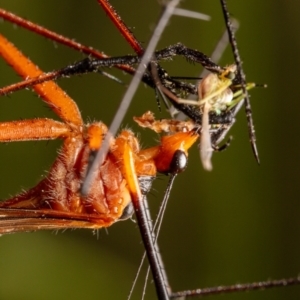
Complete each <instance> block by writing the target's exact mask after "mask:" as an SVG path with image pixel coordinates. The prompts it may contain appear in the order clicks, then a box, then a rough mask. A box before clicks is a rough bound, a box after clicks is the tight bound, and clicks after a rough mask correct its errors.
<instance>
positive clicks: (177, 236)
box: [0, 0, 300, 300]
mask: <svg viewBox="0 0 300 300" xmlns="http://www.w3.org/2000/svg"><path fill="white" fill-rule="evenodd" d="M1 2H2V3H1V7H2V8H5V9H8V10H11V11H12V12H14V13H16V14H19V15H21V16H22V17H25V18H27V19H30V20H31V21H33V22H37V23H39V24H41V25H44V26H46V27H48V28H49V29H51V30H54V31H57V32H59V33H61V34H63V35H66V36H68V37H71V38H74V39H76V40H77V41H80V42H82V43H84V44H87V45H91V46H93V47H95V48H97V49H99V50H102V51H105V52H106V53H107V54H110V55H125V54H131V53H133V51H132V50H131V49H130V47H129V46H128V45H127V43H126V42H125V40H124V39H123V38H122V37H121V36H120V34H119V33H118V32H117V30H116V29H115V28H114V26H113V25H112V24H111V22H110V20H109V19H108V18H107V17H106V15H105V14H104V13H103V11H102V10H101V8H100V7H99V5H98V4H97V2H96V1H95V0H89V1H72V0H64V1H58V0H53V1H38V0H31V1H22V0H11V1H1ZM111 2H112V4H113V5H114V6H115V7H116V9H117V10H118V12H119V13H120V14H121V16H122V17H123V19H124V21H125V22H126V23H127V24H128V26H130V28H131V29H132V31H133V32H134V33H135V35H136V36H137V38H138V39H139V40H140V41H141V42H142V43H143V45H144V46H146V45H147V42H148V40H149V38H150V36H151V32H152V29H153V28H154V25H155V23H156V21H157V19H158V17H159V14H160V6H159V4H158V1H155V0H148V1H136V0H127V1H116V0H115V1H113V0H112V1H111ZM228 6H229V9H230V13H231V14H232V15H233V16H234V17H235V18H237V19H238V20H239V22H240V24H241V26H240V29H239V31H238V33H237V40H238V45H239V49H240V52H241V56H242V59H243V62H244V70H245V72H246V74H247V79H248V81H255V82H258V83H267V84H268V89H256V90H253V91H251V95H252V97H251V100H252V108H253V113H254V122H255V126H256V133H257V140H258V148H259V153H260V158H261V165H260V166H258V165H257V164H256V162H255V160H254V158H253V155H252V153H251V148H250V144H249V142H248V133H247V126H246V121H245V115H244V113H243V112H242V111H241V112H240V113H239V116H238V121H237V123H236V125H235V126H234V128H233V129H232V131H231V132H230V135H232V136H233V138H234V139H233V142H232V146H231V147H230V148H229V149H228V150H227V151H225V152H223V153H217V154H215V155H214V157H213V165H214V170H213V171H212V172H211V173H208V172H205V171H204V170H203V169H202V166H201V163H200V161H199V154H198V152H197V151H198V150H197V147H194V148H193V149H192V151H191V153H190V160H189V162H190V164H189V167H188V169H187V170H186V172H185V173H183V174H182V175H180V176H178V178H177V179H176V183H175V187H174V189H173V190H172V194H171V198H170V201H169V205H168V209H167V212H166V216H165V219H164V223H163V228H162V231H161V234H160V238H159V244H160V248H161V251H162V255H163V258H164V261H165V266H166V270H167V273H168V276H169V279H170V283H171V285H172V287H173V289H174V290H182V289H189V288H196V287H207V286H216V285H226V284H235V283H244V282H253V281H262V280H266V279H275V278H282V277H292V276H297V275H298V274H299V272H300V258H299V253H300V242H299V238H300V236H299V233H300V199H299V198H300V197H299V195H300V183H299V167H300V164H299V154H298V153H299V147H300V143H299V138H298V134H299V128H300V127H299V126H300V125H299V109H300V101H299V96H298V88H299V86H300V85H299V81H298V80H299V75H298V73H299V68H300V61H299V51H300V39H299V33H298V31H299V26H300V21H299V14H298V13H297V12H299V9H300V2H298V1H289V2H287V1H284V0H278V1H276V4H275V2H274V1H259V0H249V1H233V0H228ZM182 7H183V8H187V9H191V10H195V11H198V12H203V13H206V14H209V15H211V17H212V20H211V21H210V22H204V21H199V20H194V19H187V18H181V17H173V18H172V19H171V22H170V24H169V25H168V27H167V29H166V31H165V32H164V34H163V36H162V39H161V41H160V43H159V47H158V48H163V47H166V46H168V45H170V44H174V43H176V42H182V43H184V44H185V45H187V46H188V47H190V48H196V49H198V50H201V51H203V52H205V53H207V54H209V53H211V52H212V50H213V48H214V46H215V45H216V43H217V41H218V39H219V38H220V36H221V34H222V32H223V30H224V21H223V17H222V14H221V8H220V4H219V1H217V0H213V1H212V0H201V1H199V0H198V1H195V0H186V1H184V3H182ZM0 31H1V33H3V34H5V35H6V36H7V37H8V38H9V39H10V40H11V41H13V42H14V43H15V44H16V46H17V47H19V48H20V49H22V51H23V52H24V53H25V54H26V55H28V56H29V57H30V58H31V59H32V60H33V61H34V62H36V63H37V64H38V65H39V66H40V67H41V68H42V69H43V70H45V71H49V70H52V69H57V68H61V67H64V66H66V65H68V64H69V63H72V62H73V61H76V60H80V59H82V58H83V57H84V56H83V55H82V54H81V53H78V52H76V51H73V50H70V49H67V48H66V47H64V46H60V45H57V44H55V43H53V42H52V41H49V40H46V39H45V38H43V37H39V36H36V35H35V34H32V33H29V32H27V31H26V30H23V29H21V28H16V27H15V26H13V25H11V24H9V23H7V22H1V25H0ZM232 62H233V58H232V54H231V51H230V50H229V49H227V51H226V52H225V54H224V55H223V57H222V61H221V62H220V63H221V64H222V65H226V64H231V63H232ZM164 66H165V68H166V69H167V70H168V71H169V73H170V74H171V75H174V76H179V75H180V76H196V75H197V74H198V73H199V66H195V65H193V64H190V63H187V62H186V61H185V60H184V59H180V58H177V59H175V61H174V62H168V63H166V64H165V65H164ZM0 70H1V71H0V72H1V73H0V74H1V75H0V85H1V86H5V85H7V84H9V83H13V82H16V81H18V80H19V78H18V77H17V76H16V75H15V74H14V71H13V70H11V69H10V68H9V67H8V66H7V65H6V63H4V62H3V61H0ZM112 73H113V74H115V75H116V76H118V77H120V78H121V79H122V80H124V81H125V82H129V81H130V76H129V75H124V74H123V73H122V72H120V71H115V70H112ZM59 85H60V86H62V87H63V88H64V89H65V90H66V91H67V92H68V94H69V95H70V96H71V97H73V98H74V100H75V101H76V102H77V103H78V105H79V107H80V110H81V112H82V114H83V118H84V120H87V121H88V120H102V121H104V122H105V123H107V124H109V123H110V122H111V120H112V117H113V115H114V114H115V112H116V110H117V107H118V104H119V101H120V99H121V98H122V95H123V94H124V92H125V87H124V86H122V85H119V84H117V83H115V82H112V81H110V80H108V79H107V78H104V77H102V76H100V75H98V74H91V75H85V76H81V77H76V78H70V79H63V80H60V81H59ZM0 109H1V121H8V120H18V119H21V118H34V117H46V116H47V117H51V118H57V117H56V116H55V115H54V113H52V112H51V111H49V109H48V108H47V107H46V105H45V104H44V103H43V102H42V101H41V100H40V99H39V98H38V97H37V96H36V95H35V94H34V93H33V92H31V91H21V92H17V93H14V94H13V95H10V96H9V97H3V98H2V99H1V102H0ZM146 110H152V111H154V112H155V114H156V116H157V117H158V118H162V117H167V116H168V115H167V113H166V112H164V111H163V112H162V113H161V114H160V113H159V112H158V109H157V106H156V103H155V100H154V92H153V90H151V89H150V88H147V87H144V86H143V85H141V86H140V88H139V91H138V93H137V95H136V96H135V98H134V101H133V103H132V105H131V107H130V110H129V111H128V113H127V116H126V119H125V120H124V121H123V123H122V124H123V125H122V126H123V127H127V126H128V127H131V128H133V129H134V130H135V131H137V132H139V133H140V138H141V142H142V145H143V146H145V147H146V146H151V145H154V144H155V143H156V141H157V139H158V136H157V135H155V134H153V133H149V132H148V131H147V130H142V129H140V128H138V127H137V126H135V125H134V124H133V121H132V117H133V116H136V115H137V116H139V115H141V114H142V113H144V112H145V111H146ZM60 145H61V141H50V142H26V143H25V142H23V143H11V144H3V145H1V146H0V153H1V154H0V157H1V168H0V178H1V181H0V182H1V184H0V185H1V189H0V198H1V199H5V198H7V197H9V196H11V195H14V194H16V193H17V192H20V191H21V190H22V189H25V188H28V187H31V186H33V185H35V184H36V183H37V182H38V180H39V178H41V176H42V175H45V174H46V173H45V172H46V171H45V170H48V169H49V167H50V166H51V164H52V162H53V160H54V158H55V157H56V154H57V151H58V149H59V147H60ZM166 182H167V178H166V177H165V176H162V175H160V176H158V179H157V180H156V183H155V186H154V188H153V191H152V192H151V195H150V199H149V200H150V202H151V208H152V210H153V214H155V212H156V210H157V207H158V206H159V203H160V201H161V199H162V197H163V193H164V189H165V186H166ZM142 253H143V246H142V243H141V238H140V236H139V232H138V229H137V226H136V224H135V223H134V222H132V221H126V222H120V223H117V224H115V225H114V226H112V227H111V228H108V229H107V230H105V229H103V230H100V231H99V232H98V235H94V234H93V232H92V231H89V230H74V231H70V230H69V231H66V232H62V231H59V232H50V231H49V232H36V233H20V234H13V235H7V236H3V237H1V238H0V257H1V259H0V299H8V300H11V299H126V298H127V294H128V292H129V289H130V287H131V284H132V281H133V278H134V276H135V273H136V271H137V267H138V265H139V262H140V259H141V256H142ZM143 278H144V273H143V274H142V276H141V278H140V281H139V286H138V289H137V290H136V291H135V294H134V297H133V299H141V289H142V285H143ZM299 297H300V287H287V288H280V289H274V290H272V291H263V292H251V293H242V294H235V295H227V296H213V297H210V299H219V298H220V299H221V298H222V299H239V300H240V299H241V300H245V299H247V300H248V299H256V300H259V299H264V300H271V299H272V300H275V299H276V300H277V299H299ZM146 299H155V294H154V287H153V284H150V285H149V287H148V289H147V293H146Z"/></svg>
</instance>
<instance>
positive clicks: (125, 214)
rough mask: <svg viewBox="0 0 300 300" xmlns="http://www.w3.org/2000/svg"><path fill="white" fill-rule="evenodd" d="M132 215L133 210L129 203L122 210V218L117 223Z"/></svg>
mask: <svg viewBox="0 0 300 300" xmlns="http://www.w3.org/2000/svg"><path fill="white" fill-rule="evenodd" d="M133 213H134V208H133V205H132V203H131V202H130V203H129V204H128V205H127V206H126V207H125V208H124V210H123V213H122V216H121V217H120V218H119V221H123V220H127V219H129V218H130V217H131V216H132V215H133Z"/></svg>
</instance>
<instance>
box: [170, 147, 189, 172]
mask: <svg viewBox="0 0 300 300" xmlns="http://www.w3.org/2000/svg"><path fill="white" fill-rule="evenodd" d="M187 162H188V158H187V156H186V154H185V153H184V152H183V151H182V150H176V151H175V152H174V155H173V158H172V161H171V164H170V169H169V173H171V174H177V173H180V172H182V171H184V170H185V168H186V166H187Z"/></svg>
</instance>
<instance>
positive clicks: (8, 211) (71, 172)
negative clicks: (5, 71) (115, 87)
mask: <svg viewBox="0 0 300 300" xmlns="http://www.w3.org/2000/svg"><path fill="white" fill-rule="evenodd" d="M0 55H2V57H4V59H5V60H6V61H7V62H8V63H9V64H10V65H12V67H13V68H14V69H15V70H16V71H17V72H18V74H20V75H21V76H22V77H23V78H32V77H36V76H39V75H41V74H43V72H42V71H41V70H39V69H38V68H37V67H36V66H35V65H34V64H33V63H32V62H31V61H30V60H28V58H26V57H25V56H24V55H23V54H22V53H21V52H20V51H19V50H18V49H16V48H15V47H14V46H13V45H12V44H11V43H10V42H8V41H7V40H6V39H5V38H4V37H1V36H0ZM33 88H34V90H35V91H36V92H37V93H38V94H39V95H40V96H41V97H42V98H43V100H44V101H45V102H46V103H47V104H48V105H49V106H50V107H51V108H52V109H53V110H54V111H55V112H56V113H57V114H58V116H59V117H60V118H61V119H62V120H63V121H64V122H58V121H54V120H51V119H34V120H22V121H12V122H3V123H0V141H2V142H9V141H26V140H43V139H55V138H63V139H64V143H63V147H62V149H61V150H60V153H59V155H58V158H57V159H56V161H55V162H54V164H53V166H52V168H51V170H50V171H49V174H48V176H47V177H46V178H45V179H43V180H42V181H41V182H40V183H39V184H38V185H37V186H35V187H34V188H32V189H30V190H28V191H26V192H23V193H21V194H20V195H17V196H15V197H13V198H11V199H9V200H6V201H4V202H2V203H0V220H1V222H0V233H10V232H16V231H29V230H37V229H55V228H56V229H59V228H78V227H81V228H101V227H107V226H110V225H112V224H113V223H114V222H116V221H118V220H119V219H120V218H121V217H122V215H123V213H125V212H124V210H125V208H126V207H128V205H130V203H131V200H133V199H135V198H136V197H140V195H141V192H140V187H139V184H138V181H137V177H138V176H155V175H156V173H157V171H159V172H163V173H167V172H168V171H169V168H170V164H171V162H172V159H173V156H174V153H175V152H176V151H177V150H181V151H183V152H184V153H186V155H187V150H188V149H189V148H190V147H191V146H192V144H193V143H194V142H195V141H196V140H197V138H198V135H197V134H195V133H194V132H193V131H192V130H189V131H186V132H178V133H175V134H173V135H170V136H165V137H162V139H161V144H160V145H159V146H156V147H153V148H149V149H144V150H140V148H139V143H138V140H137V139H136V137H135V136H134V134H133V133H132V132H131V131H129V130H124V131H122V132H121V133H120V135H119V136H118V137H117V138H115V139H114V138H111V139H110V145H109V152H108V154H107V155H106V157H105V160H104V162H103V163H102V165H101V166H100V167H99V168H98V170H97V174H96V177H95V180H94V182H93V183H92V184H91V187H90V190H89V192H88V194H87V195H86V196H85V197H83V196H82V195H81V194H80V187H81V183H82V178H84V176H85V174H86V171H87V166H88V161H89V158H90V155H91V154H92V153H93V152H94V151H97V150H98V149H99V148H100V147H101V144H102V141H103V139H104V138H105V136H106V134H107V131H108V130H107V127H106V126H105V125H104V124H103V123H101V122H98V123H92V124H87V125H85V124H84V123H83V121H82V118H81V115H80V113H79V109H78V107H77V105H76V103H75V102H74V101H73V100H72V99H71V98H69V96H68V95H67V94H66V93H65V92H64V91H62V90H61V89H60V88H59V87H58V86H57V85H56V84H55V83H54V82H52V81H49V82H44V83H42V84H38V85H35V86H34V87H33ZM144 118H146V117H144ZM140 119H141V120H143V117H141V118H140ZM167 122H168V121H166V120H165V121H162V122H161V126H162V124H166V123H167ZM155 124H156V127H159V124H158V123H155ZM148 127H150V128H153V127H151V126H148ZM170 128H171V127H170ZM172 131H174V130H172ZM180 131H181V130H180ZM123 217H124V216H123Z"/></svg>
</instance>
